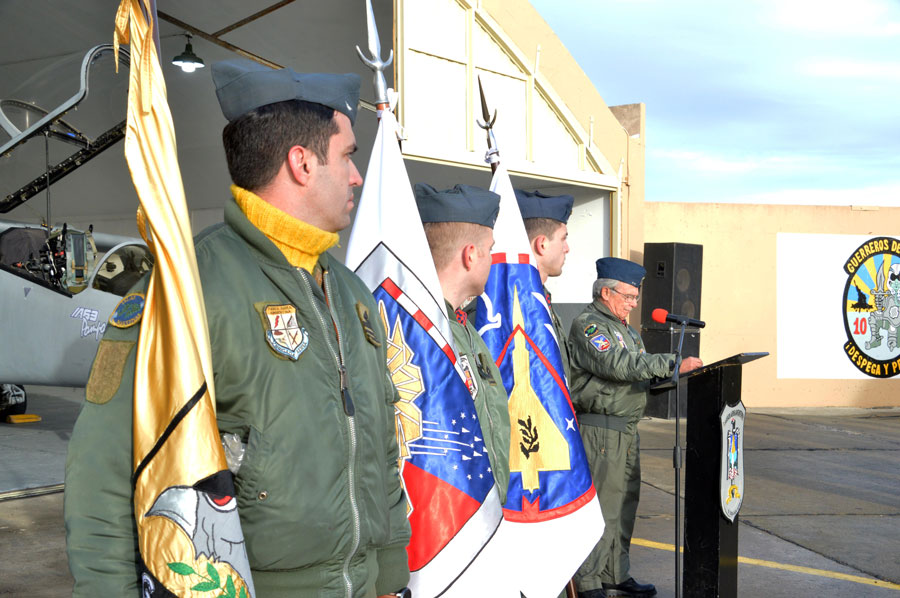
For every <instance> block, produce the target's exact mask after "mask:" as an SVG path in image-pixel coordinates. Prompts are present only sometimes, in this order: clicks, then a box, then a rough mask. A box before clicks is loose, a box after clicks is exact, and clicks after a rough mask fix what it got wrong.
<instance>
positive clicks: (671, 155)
mask: <svg viewBox="0 0 900 598" xmlns="http://www.w3.org/2000/svg"><path fill="white" fill-rule="evenodd" d="M648 157H649V158H650V159H651V160H660V161H665V162H667V163H668V167H669V168H672V169H678V170H682V171H693V172H702V173H715V174H742V173H748V172H753V171H757V170H766V171H768V172H772V171H792V172H793V171H797V170H799V169H804V168H810V167H816V168H821V167H822V166H821V164H820V163H819V160H818V159H816V158H811V157H804V156H766V157H753V156H741V157H736V158H732V157H723V156H715V155H712V154H707V153H704V152H697V151H687V150H667V149H659V150H650V151H649V153H648Z"/></svg>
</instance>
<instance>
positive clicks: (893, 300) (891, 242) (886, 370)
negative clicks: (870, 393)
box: [842, 237, 900, 378]
mask: <svg viewBox="0 0 900 598" xmlns="http://www.w3.org/2000/svg"><path fill="white" fill-rule="evenodd" d="M844 271H845V272H846V273H847V275H848V278H847V284H846V285H845V286H844V300H843V305H842V308H843V315H844V329H845V331H846V333H847V341H846V342H845V343H844V353H845V354H846V355H847V357H848V358H849V359H850V361H851V362H852V363H853V365H854V366H856V368H857V369H858V370H859V371H861V372H863V373H864V374H866V375H868V376H872V377H874V378H890V377H893V376H896V375H897V374H900V240H898V239H895V238H893V237H875V238H872V239H869V240H868V241H866V242H865V243H863V244H862V245H860V246H859V248H858V249H857V250H856V251H854V252H853V255H851V256H850V257H849V258H848V259H847V261H846V262H845V263H844Z"/></svg>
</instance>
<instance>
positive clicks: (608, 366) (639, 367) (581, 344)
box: [569, 318, 675, 382]
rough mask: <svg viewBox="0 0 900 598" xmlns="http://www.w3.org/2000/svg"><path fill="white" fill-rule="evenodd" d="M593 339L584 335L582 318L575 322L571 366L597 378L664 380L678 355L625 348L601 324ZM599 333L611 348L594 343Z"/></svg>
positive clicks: (636, 380)
mask: <svg viewBox="0 0 900 598" xmlns="http://www.w3.org/2000/svg"><path fill="white" fill-rule="evenodd" d="M594 323H596V324H597V325H598V329H597V331H596V332H594V333H593V334H591V335H590V336H588V335H586V334H584V329H585V326H586V325H587V324H591V322H586V321H584V320H582V319H581V318H577V319H576V320H575V322H573V323H572V328H571V330H570V331H569V349H570V353H571V354H570V359H571V360H572V364H573V365H574V366H576V367H578V368H581V369H582V370H586V371H588V372H590V373H591V374H593V375H594V376H596V377H598V378H602V379H604V380H612V381H615V382H642V381H645V380H651V379H653V378H657V377H658V378H664V377H666V376H669V375H671V374H672V369H673V368H674V367H675V355H673V354H671V353H644V352H641V351H640V350H639V349H638V350H634V349H629V348H626V347H622V346H621V344H619V342H618V341H617V340H616V337H615V335H614V334H613V331H612V330H611V329H610V328H609V327H608V326H606V325H605V323H602V322H594ZM598 334H603V335H604V336H605V337H606V339H607V341H608V344H609V348H608V349H605V350H601V349H599V348H597V347H596V346H595V345H594V344H593V343H592V342H591V339H592V338H596V336H597V335H598Z"/></svg>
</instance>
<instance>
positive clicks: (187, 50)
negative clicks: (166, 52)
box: [172, 33, 206, 73]
mask: <svg viewBox="0 0 900 598" xmlns="http://www.w3.org/2000/svg"><path fill="white" fill-rule="evenodd" d="M184 36H185V37H186V38H187V45H186V46H185V47H184V52H182V53H181V54H179V55H178V56H176V57H175V58H173V59H172V64H174V65H175V66H177V67H180V68H181V70H183V71H184V72H185V73H193V72H194V71H195V70H197V69H202V68H203V67H204V66H206V65H204V64H203V59H202V58H200V57H199V56H197V55H196V54H194V48H193V47H191V34H190V33H185V34H184Z"/></svg>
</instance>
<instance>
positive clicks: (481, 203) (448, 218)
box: [416, 183, 500, 228]
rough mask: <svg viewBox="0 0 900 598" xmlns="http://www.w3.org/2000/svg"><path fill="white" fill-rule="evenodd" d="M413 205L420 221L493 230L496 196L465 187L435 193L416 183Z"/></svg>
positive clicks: (498, 202) (428, 187) (482, 190)
mask: <svg viewBox="0 0 900 598" xmlns="http://www.w3.org/2000/svg"><path fill="white" fill-rule="evenodd" d="M416 205H417V206H419V216H420V217H421V218H422V222H426V223H427V222H471V223H472V224H480V225H482V226H486V227H488V228H494V222H495V221H496V220H497V212H499V211H500V196H499V195H497V194H496V193H494V192H493V191H488V190H487V189H481V188H480V187H472V186H469V185H456V186H455V187H453V189H445V190H443V191H438V190H437V189H435V188H434V187H432V186H431V185H428V184H426V183H416Z"/></svg>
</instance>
